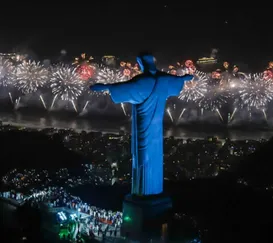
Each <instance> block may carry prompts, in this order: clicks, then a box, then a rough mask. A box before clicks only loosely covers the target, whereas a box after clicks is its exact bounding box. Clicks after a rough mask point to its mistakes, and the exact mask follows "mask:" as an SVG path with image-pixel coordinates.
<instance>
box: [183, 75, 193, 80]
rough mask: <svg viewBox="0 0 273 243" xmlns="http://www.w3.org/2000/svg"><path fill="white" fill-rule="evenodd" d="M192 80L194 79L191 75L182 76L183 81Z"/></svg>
mask: <svg viewBox="0 0 273 243" xmlns="http://www.w3.org/2000/svg"><path fill="white" fill-rule="evenodd" d="M193 78H194V77H193V75H190V74H186V75H184V76H183V79H184V81H190V80H192V79H193Z"/></svg>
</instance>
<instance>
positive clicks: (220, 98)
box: [196, 87, 230, 111]
mask: <svg viewBox="0 0 273 243" xmlns="http://www.w3.org/2000/svg"><path fill="white" fill-rule="evenodd" d="M229 98H230V94H229V92H226V90H224V89H222V88H220V87H217V88H215V87H210V88H208V90H207V92H206V93H205V95H204V96H203V97H202V98H200V99H197V100H196V103H198V105H199V107H200V108H203V109H205V110H211V111H215V110H218V109H220V108H221V107H222V106H223V105H224V104H227V102H228V99H229Z"/></svg>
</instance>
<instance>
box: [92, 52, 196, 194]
mask: <svg viewBox="0 0 273 243" xmlns="http://www.w3.org/2000/svg"><path fill="white" fill-rule="evenodd" d="M137 62H138V64H139V66H140V69H141V71H142V74H140V75H138V76H135V77H134V78H132V79H131V80H129V81H127V82H122V83H114V84H95V85H94V86H91V89H92V90H93V91H109V93H110V95H111V97H112V100H113V102H114V103H116V104H118V103H126V102H127V103H130V104H132V141H131V143H132V194H133V195H138V196H148V195H157V194H161V193H162V192H163V117H164V112H165V104H166V100H167V98H168V97H170V96H178V95H179V94H180V92H181V90H182V89H183V86H184V83H185V81H189V80H191V79H192V78H193V76H192V75H185V76H173V75H169V74H167V73H163V72H160V71H158V70H157V69H156V66H155V58H154V57H153V56H152V55H143V56H140V57H138V58H137Z"/></svg>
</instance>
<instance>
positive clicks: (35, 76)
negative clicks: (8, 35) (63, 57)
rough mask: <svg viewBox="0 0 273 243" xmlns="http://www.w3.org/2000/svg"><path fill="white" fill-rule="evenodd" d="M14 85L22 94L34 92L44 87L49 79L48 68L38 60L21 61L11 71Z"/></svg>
mask: <svg viewBox="0 0 273 243" xmlns="http://www.w3.org/2000/svg"><path fill="white" fill-rule="evenodd" d="M12 76H13V79H14V80H15V87H17V88H18V90H19V91H21V92H22V93H23V94H29V93H34V92H36V91H37V90H38V89H39V88H42V87H44V86H45V85H46V84H47V82H48V80H49V70H48V69H46V68H45V67H44V66H43V65H41V64H40V63H39V62H35V61H28V62H26V61H23V62H22V63H21V64H19V65H18V66H17V67H16V68H15V69H14V71H13V73H12Z"/></svg>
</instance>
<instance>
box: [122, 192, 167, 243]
mask: <svg viewBox="0 0 273 243" xmlns="http://www.w3.org/2000/svg"><path fill="white" fill-rule="evenodd" d="M171 209H172V201H171V199H170V198H169V197H166V196H164V195H155V196H143V197H142V196H135V195H127V196H126V197H125V199H124V201H123V223H122V226H121V234H122V236H124V237H126V238H129V239H130V240H137V241H139V240H141V239H143V238H147V237H148V238H150V237H152V235H151V234H153V235H154V236H155V237H156V238H157V237H158V236H160V237H164V234H165V233H166V230H167V222H168V219H169V218H170V216H171ZM162 234H163V235H162ZM152 238H153V237H152Z"/></svg>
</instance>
